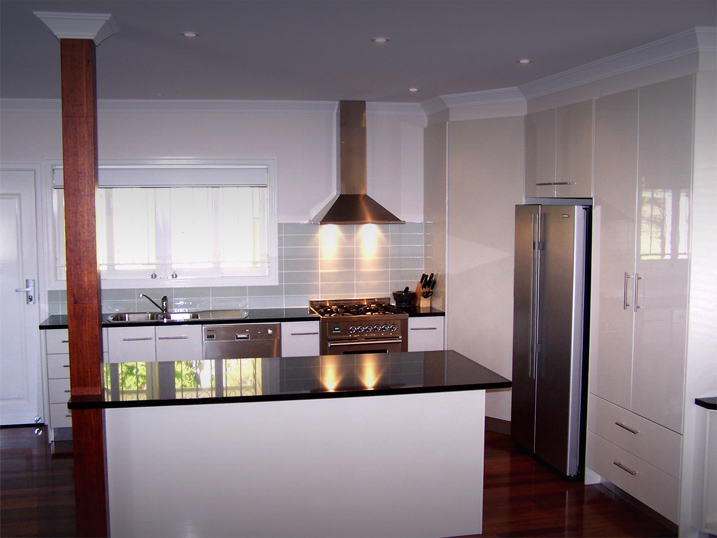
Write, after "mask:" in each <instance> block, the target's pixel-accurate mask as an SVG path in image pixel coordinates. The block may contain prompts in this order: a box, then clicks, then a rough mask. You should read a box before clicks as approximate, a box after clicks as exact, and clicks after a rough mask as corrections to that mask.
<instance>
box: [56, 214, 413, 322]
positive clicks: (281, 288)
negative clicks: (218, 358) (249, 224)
mask: <svg viewBox="0 0 717 538" xmlns="http://www.w3.org/2000/svg"><path fill="white" fill-rule="evenodd" d="M424 246H425V235H424V224H423V223H421V222H409V223H406V224H393V225H379V226H376V227H375V228H373V229H371V230H368V233H366V230H361V226H359V225H348V226H337V227H335V228H334V229H333V230H327V231H322V227H321V226H317V225H316V224H308V223H307V224H305V223H282V224H279V284H278V285H276V286H221V287H219V286H218V287H198V288H175V289H109V288H108V289H103V290H102V311H103V312H105V313H110V312H127V311H135V310H148V309H149V310H151V309H153V308H154V307H153V306H152V305H151V304H150V303H149V301H147V300H146V299H140V298H139V293H140V292H142V293H146V294H147V295H149V296H150V297H152V299H154V300H155V301H157V302H158V301H159V300H160V299H161V297H162V296H163V295H167V299H168V301H169V304H170V308H171V309H173V310H206V309H240V308H275V307H304V306H308V304H309V300H311V299H329V298H350V297H392V295H391V292H393V291H396V290H403V288H404V287H406V286H409V289H414V288H415V286H416V282H417V281H418V279H419V278H420V276H421V273H422V272H423V256H424ZM48 310H49V313H50V314H66V313H67V295H66V293H65V292H64V291H50V292H48Z"/></svg>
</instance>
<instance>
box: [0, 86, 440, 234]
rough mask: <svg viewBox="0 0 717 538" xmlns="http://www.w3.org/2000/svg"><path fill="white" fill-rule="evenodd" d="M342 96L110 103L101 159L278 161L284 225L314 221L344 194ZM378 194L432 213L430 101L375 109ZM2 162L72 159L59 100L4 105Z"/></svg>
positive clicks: (372, 165) (101, 122)
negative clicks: (66, 154)
mask: <svg viewBox="0 0 717 538" xmlns="http://www.w3.org/2000/svg"><path fill="white" fill-rule="evenodd" d="M336 105H337V104H336V103H335V102H315V103H311V102H245V101H213V102H210V101H170V102H164V101H100V102H99V103H98V148H99V149H98V151H99V159H100V161H102V160H103V159H118V160H119V159H152V158H168V157H175V158H205V159H206V158H224V159H229V158H272V159H275V160H276V163H277V183H278V200H277V204H278V217H279V222H306V221H307V220H308V219H310V218H311V217H313V216H314V213H315V212H318V211H319V210H320V209H321V208H322V207H323V205H324V204H325V202H327V201H328V200H329V199H330V198H331V197H332V195H333V194H334V193H335V190H336V185H337V179H336V119H335V112H336ZM367 108H368V111H367V138H368V153H369V157H370V158H371V159H372V160H371V161H370V162H369V165H368V192H369V194H370V195H371V196H373V197H374V198H375V199H376V200H377V201H378V202H379V203H383V204H384V205H386V207H387V208H388V209H389V210H391V211H392V212H393V213H395V214H396V215H397V216H399V217H401V218H402V219H403V220H406V221H410V222H420V221H421V220H422V216H423V192H422V191H423V127H424V126H425V122H426V118H425V114H424V113H423V111H422V109H421V108H420V106H418V105H415V106H412V105H395V106H394V105H375V104H374V105H371V104H370V105H369V106H368V107H367ZM0 114H1V116H0V121H1V122H2V131H1V134H0V136H1V137H2V138H0V147H1V148H2V149H1V153H0V159H1V160H2V162H4V163H7V162H43V161H44V160H47V159H51V160H59V159H61V158H62V140H61V113H60V102H59V101H37V100H36V101H30V100H7V99H6V100H2V101H0Z"/></svg>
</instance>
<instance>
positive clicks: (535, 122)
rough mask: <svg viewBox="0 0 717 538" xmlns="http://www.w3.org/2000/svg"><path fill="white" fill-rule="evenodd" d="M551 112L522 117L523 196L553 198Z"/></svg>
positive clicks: (553, 135) (546, 111)
mask: <svg viewBox="0 0 717 538" xmlns="http://www.w3.org/2000/svg"><path fill="white" fill-rule="evenodd" d="M555 121H556V120H555V109H551V110H545V111H543V112H535V113H533V114H528V115H527V116H526V117H525V196H526V197H528V198H540V197H553V196H555V185H554V183H555V177H556V175H555V173H556V166H555V150H556V147H555V142H556V140H555V135H556V124H555Z"/></svg>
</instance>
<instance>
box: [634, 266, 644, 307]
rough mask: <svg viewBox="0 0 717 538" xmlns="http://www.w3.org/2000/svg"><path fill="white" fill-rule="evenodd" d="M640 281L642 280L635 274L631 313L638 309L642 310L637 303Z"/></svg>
mask: <svg viewBox="0 0 717 538" xmlns="http://www.w3.org/2000/svg"><path fill="white" fill-rule="evenodd" d="M640 280H642V277H641V276H640V275H638V274H637V273H635V298H634V299H633V308H632V311H633V312H637V310H638V309H640V308H642V307H641V306H640V305H639V304H638V302H637V297H638V295H637V294H638V292H639V291H640Z"/></svg>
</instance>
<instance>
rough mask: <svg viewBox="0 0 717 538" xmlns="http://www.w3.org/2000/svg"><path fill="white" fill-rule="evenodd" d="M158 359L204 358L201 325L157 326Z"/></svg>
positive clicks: (188, 359) (185, 359) (182, 359)
mask: <svg viewBox="0 0 717 538" xmlns="http://www.w3.org/2000/svg"><path fill="white" fill-rule="evenodd" d="M155 337H156V339H157V343H156V349H157V360H158V361H198V360H201V358H202V326H201V325H170V326H167V325H162V326H157V327H155Z"/></svg>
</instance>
